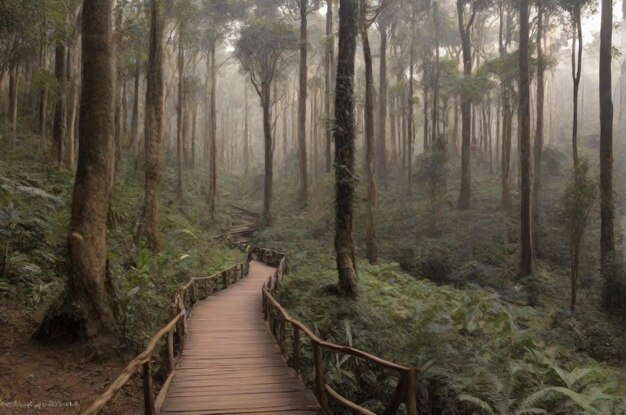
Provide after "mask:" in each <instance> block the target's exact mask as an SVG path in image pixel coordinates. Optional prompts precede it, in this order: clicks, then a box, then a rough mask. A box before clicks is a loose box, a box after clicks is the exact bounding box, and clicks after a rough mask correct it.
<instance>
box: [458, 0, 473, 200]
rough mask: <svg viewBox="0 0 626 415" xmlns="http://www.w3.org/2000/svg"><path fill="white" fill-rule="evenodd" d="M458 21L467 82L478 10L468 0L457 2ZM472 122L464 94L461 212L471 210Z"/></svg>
mask: <svg viewBox="0 0 626 415" xmlns="http://www.w3.org/2000/svg"><path fill="white" fill-rule="evenodd" d="M468 4H470V7H471V12H470V18H469V20H468V21H467V23H466V22H465V9H466V6H467V5H468ZM456 11H457V19H458V24H459V33H460V35H461V47H462V53H463V75H464V76H465V78H466V79H467V80H469V78H470V77H471V76H472V47H471V29H472V24H473V23H474V19H475V18H476V8H475V7H474V6H473V5H472V4H471V3H468V1H467V0H457V2H456ZM471 122H472V101H471V98H470V96H469V95H468V94H467V93H466V92H464V93H463V94H462V95H461V190H460V191H459V200H458V204H457V207H458V208H459V209H460V210H465V209H469V208H470V206H471V200H470V198H471V182H470V151H471V148H470V146H471V143H470V140H471V136H470V135H471V128H472V125H471Z"/></svg>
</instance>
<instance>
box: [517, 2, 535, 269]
mask: <svg viewBox="0 0 626 415" xmlns="http://www.w3.org/2000/svg"><path fill="white" fill-rule="evenodd" d="M528 1H529V0H522V1H521V3H520V15H519V21H520V24H519V27H520V30H519V96H520V99H519V113H518V124H519V140H520V141H519V142H520V150H519V157H520V173H521V182H520V186H521V188H520V198H521V202H520V247H521V249H520V269H519V271H520V275H521V276H525V275H530V274H532V273H533V271H534V253H533V243H532V212H531V203H530V199H531V161H530V157H531V156H530V69H529V57H528V55H529V53H528V49H529V48H528V43H529V36H530V29H529V24H528V13H529V6H528Z"/></svg>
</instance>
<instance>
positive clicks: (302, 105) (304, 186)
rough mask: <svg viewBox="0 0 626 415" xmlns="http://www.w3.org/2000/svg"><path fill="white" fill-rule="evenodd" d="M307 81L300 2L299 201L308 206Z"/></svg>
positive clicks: (303, 14) (304, 14) (303, 16)
mask: <svg viewBox="0 0 626 415" xmlns="http://www.w3.org/2000/svg"><path fill="white" fill-rule="evenodd" d="M306 79H307V0H300V67H299V71H298V80H299V85H298V156H299V159H298V161H299V171H300V191H299V194H298V199H299V201H300V204H301V205H302V206H306V204H307V192H308V183H307V171H308V170H307V151H306V96H307V90H306Z"/></svg>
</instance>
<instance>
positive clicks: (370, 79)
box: [359, 0, 384, 264]
mask: <svg viewBox="0 0 626 415" xmlns="http://www.w3.org/2000/svg"><path fill="white" fill-rule="evenodd" d="M359 11H360V19H359V27H360V32H361V47H362V49H363V61H364V63H365V166H366V173H367V227H366V230H365V235H366V236H365V246H366V253H367V259H368V261H369V262H370V264H375V263H377V262H378V242H377V241H376V209H377V205H378V195H377V189H376V164H375V158H376V147H375V146H376V144H375V136H374V73H373V70H372V52H371V50H370V42H369V37H368V34H367V14H366V12H367V0H360V6H359ZM381 124H383V122H381ZM383 125H384V124H383Z"/></svg>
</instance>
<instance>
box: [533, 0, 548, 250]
mask: <svg viewBox="0 0 626 415" xmlns="http://www.w3.org/2000/svg"><path fill="white" fill-rule="evenodd" d="M544 13H545V6H544V2H543V0H538V1H537V42H536V43H537V98H536V99H537V109H536V110H537V117H536V121H535V122H536V128H535V146H534V148H533V150H534V151H533V156H534V157H533V162H534V172H533V180H534V181H533V198H532V202H533V231H534V232H533V243H534V252H535V255H537V232H536V230H537V224H538V222H539V197H540V194H541V159H542V154H543V112H544V111H543V107H544V95H545V79H544V72H545V62H544V56H543V15H544Z"/></svg>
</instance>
